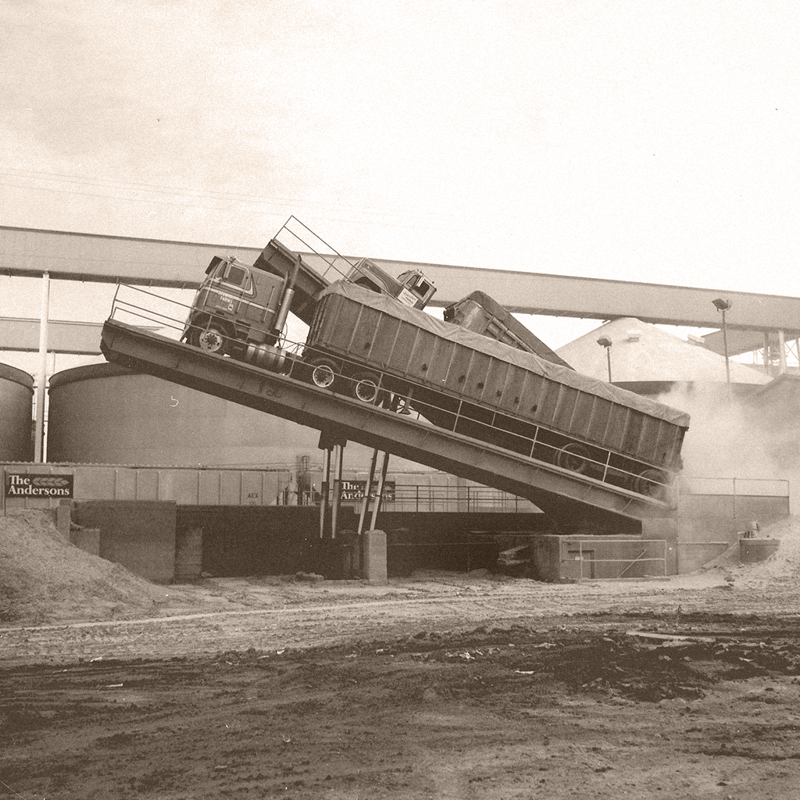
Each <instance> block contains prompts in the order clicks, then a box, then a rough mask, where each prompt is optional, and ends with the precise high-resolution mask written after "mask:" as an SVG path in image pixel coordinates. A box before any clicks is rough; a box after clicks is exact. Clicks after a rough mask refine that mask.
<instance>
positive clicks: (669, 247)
mask: <svg viewBox="0 0 800 800" xmlns="http://www.w3.org/2000/svg"><path fill="white" fill-rule="evenodd" d="M798 41H800V9H799V8H798V5H797V3H795V2H789V1H788V0H776V2H768V0H759V1H755V0H705V1H700V0H697V1H695V0H657V2H655V1H651V2H643V0H638V2H632V1H631V0H620V1H619V2H612V1H611V0H604V1H602V2H601V0H587V1H586V2H580V1H579V0H575V1H570V0H558V1H557V2H556V1H555V0H553V1H552V2H550V1H549V0H505V1H504V0H484V1H483V2H481V1H480V0H395V1H394V2H393V1H392V0H385V2H383V3H380V4H379V3H377V2H374V0H341V2H339V1H338V0H328V1H326V0H257V1H253V0H237V2H232V1H228V2H226V1H225V0H175V1H174V2H170V1H169V0H134V1H131V0H59V2H58V3H54V2H49V1H47V0H42V1H41V2H37V1H36V0H6V2H4V3H2V4H1V5H0V42H1V43H2V46H1V47H0V67H1V69H0V99H2V102H1V103H0V137H1V141H2V143H3V146H2V148H0V224H4V225H12V226H21V227H33V228H46V229H58V230H73V231H80V232H88V233H102V234H112V235H121V236H144V237H150V238H159V239H177V240H189V241H205V242H218V243H225V244H239V245H247V246H252V247H261V246H263V245H264V244H266V242H267V241H268V240H269V239H270V238H271V237H272V235H274V233H275V232H276V231H277V229H278V228H279V227H280V225H281V224H282V223H283V222H284V221H285V220H286V218H287V217H288V216H289V215H290V214H294V215H295V216H297V217H298V218H299V219H301V220H302V221H303V222H305V223H307V224H308V225H309V226H310V227H312V228H313V229H314V230H315V231H317V232H318V233H320V234H321V235H322V236H323V237H324V238H325V239H326V240H327V241H329V242H331V243H332V244H333V245H334V246H336V248H337V249H338V250H340V251H342V252H349V253H358V254H363V255H371V256H374V257H379V258H380V257H384V258H393V259H407V260H413V261H432V262H439V263H450V264H463V265H467V266H475V267H502V268H506V269H522V270H531V271H535V272H545V273H555V274H564V275H582V276H583V275H585V276H594V277H601V278H615V279H620V280H632V281H645V282H659V283H670V284H677V285H686V286H699V287H709V288H719V289H729V290H741V291H755V292H769V293H775V294H784V295H792V296H800V274H799V273H798V270H797V264H798V262H800V258H798V256H800V243H799V240H798V234H797V228H798V225H797V223H798V208H800V202H798V201H799V200H800V141H799V139H800V135H799V134H800V115H799V114H798V111H799V110H800V109H799V107H798V106H799V105H800V101H799V100H798V97H800V92H799V91H798V89H800V86H799V85H798V84H800V77H799V76H800V69H798V67H800V64H798V54H800V48H799V47H798V44H797V43H798ZM203 266H204V265H198V274H200V271H201V270H202V268H203ZM8 280H9V279H7V278H5V279H0V283H2V281H8ZM3 285H5V286H6V292H5V296H6V300H5V302H3V301H2V299H0V315H7V316H15V315H16V316H26V315H28V314H27V313H19V311H20V309H21V308H22V307H23V306H25V305H28V304H30V303H33V305H34V309H35V310H34V312H33V315H34V316H35V315H37V314H38V287H37V288H36V289H35V290H33V296H31V290H30V289H24V290H22V292H21V293H20V292H19V291H18V292H16V294H15V293H14V292H12V291H11V290H10V289H9V284H3ZM467 288H471V287H467ZM0 289H2V285H0ZM64 296H65V297H70V298H72V297H73V295H72V294H69V295H64ZM54 299H55V302H56V303H58V302H61V301H60V300H59V299H58V297H55V298H54ZM64 304H65V305H69V306H74V300H73V299H69V300H65V301H64ZM26 310H27V309H26ZM51 316H53V317H54V318H67V316H68V315H67V314H61V315H60V316H59V312H58V310H57V309H56V310H54V311H53V313H52V314H51ZM101 318H102V315H101ZM570 324H571V325H575V323H574V322H573V323H570ZM596 324H597V323H596V322H593V323H591V325H590V326H589V327H592V326H596ZM586 329H588V328H586V327H585V326H584V328H580V327H576V328H574V331H575V336H577V335H580V334H581V333H583V332H584V330H586ZM537 334H539V335H540V336H541V337H542V338H543V339H545V341H548V343H549V344H551V345H552V346H559V345H560V344H563V343H564V342H563V341H553V340H552V339H548V337H547V335H546V334H543V333H541V331H539V330H537ZM569 338H574V337H567V338H566V339H565V341H567V340H569Z"/></svg>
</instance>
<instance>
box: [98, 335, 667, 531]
mask: <svg viewBox="0 0 800 800" xmlns="http://www.w3.org/2000/svg"><path fill="white" fill-rule="evenodd" d="M101 350H102V352H103V355H104V356H105V357H106V359H107V360H108V361H111V362H114V363H117V364H119V365H121V366H125V367H128V368H130V369H132V370H136V371H141V372H144V373H148V374H151V375H155V376H157V377H160V378H163V379H164V380H167V381H171V382H173V383H178V384H181V385H184V386H188V387H190V388H193V389H196V390H198V391H201V392H205V393H207V394H211V395H215V396H217V397H221V398H223V399H225V400H229V401H231V402H234V403H238V404H240V405H244V406H248V407H250V408H254V409H257V410H260V411H263V412H265V413H267V414H272V415H274V416H278V417H283V418H284V419H288V420H291V421H293V422H296V423H299V424H301V425H305V426H308V427H311V428H314V429H316V430H319V431H321V432H323V433H324V434H325V435H326V436H327V437H330V438H332V439H334V440H340V441H353V442H358V443H360V444H363V445H366V446H368V447H371V448H375V449H378V450H383V451H386V452H389V453H391V454H393V455H396V456H400V457H402V458H406V459H409V460H411V461H415V462H417V463H419V464H424V465H426V466H429V467H432V468H434V469H438V470H442V471H445V472H449V473H451V474H453V475H457V476H460V477H464V478H468V479H471V480H474V481H477V482H479V483H482V484H484V485H486V486H491V487H493V488H496V489H500V490H502V491H506V492H510V493H512V494H516V495H518V496H519V497H523V498H526V499H528V500H530V501H531V502H533V503H535V504H536V505H537V506H538V507H539V508H541V509H542V510H543V511H545V512H547V513H557V514H559V515H561V516H562V517H563V516H564V515H565V514H567V515H568V516H572V517H580V516H581V515H586V514H589V515H592V516H593V518H596V517H597V513H598V512H601V515H602V514H603V513H605V514H609V515H611V516H612V517H613V516H614V515H617V516H622V517H626V518H630V519H648V518H659V517H662V518H663V517H670V516H672V514H673V505H674V504H673V503H671V502H669V501H666V502H665V501H664V500H661V499H659V498H656V497H650V496H647V495H643V494H639V493H636V492H633V491H630V490H628V489H625V488H623V487H618V486H614V485H610V484H608V483H603V482H601V481H599V480H596V479H593V478H591V477H589V476H586V475H583V474H581V473H578V472H575V471H572V470H570V469H566V468H562V467H559V466H558V465H556V464H549V463H545V462H542V461H539V460H537V459H534V458H530V457H527V456H525V455H522V454H518V453H514V452H511V451H508V450H506V449H504V448H502V447H498V446H496V445H493V444H490V443H487V442H484V441H479V440H476V439H473V438H471V437H468V436H465V435H463V434H460V433H457V432H454V431H449V430H446V429H444V428H440V427H436V426H434V425H431V424H429V423H428V422H426V421H424V420H420V419H414V418H412V417H410V416H406V415H403V414H397V413H395V412H393V411H390V410H388V409H385V408H381V407H380V406H378V405H371V404H367V403H363V402H359V401H358V400H355V399H352V398H350V397H347V396H344V395H340V394H334V393H333V392H332V391H330V390H329V389H325V388H320V387H318V386H315V385H313V384H312V383H306V382H304V381H301V380H297V379H296V378H294V377H291V376H287V375H284V374H280V373H277V372H272V371H268V370H265V369H261V368H259V367H257V366H254V365H252V364H248V363H245V362H242V361H237V360H235V359H232V358H228V357H225V356H221V355H217V354H214V353H207V352H205V351H203V350H200V349H198V348H195V347H192V346H190V345H188V344H184V343H181V342H177V341H174V340H172V339H169V338H166V337H163V336H160V335H158V334H154V333H149V332H145V331H142V330H141V329H140V328H136V327H134V326H131V325H127V324H124V323H121V322H118V321H116V320H114V319H109V320H107V321H106V323H105V324H104V326H103V331H102V339H101Z"/></svg>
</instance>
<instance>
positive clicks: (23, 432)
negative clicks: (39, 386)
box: [0, 364, 33, 461]
mask: <svg viewBox="0 0 800 800" xmlns="http://www.w3.org/2000/svg"><path fill="white" fill-rule="evenodd" d="M0 420H2V421H3V424H2V425H0V461H32V460H33V444H32V436H31V432H32V420H33V378H32V377H31V376H30V375H28V373H27V372H23V371H22V370H21V369H17V368H16V367H9V366H8V364H0Z"/></svg>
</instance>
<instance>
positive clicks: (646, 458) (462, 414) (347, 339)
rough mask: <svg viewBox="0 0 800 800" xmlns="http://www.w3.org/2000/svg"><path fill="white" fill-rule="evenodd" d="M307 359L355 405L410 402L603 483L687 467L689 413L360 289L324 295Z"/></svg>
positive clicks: (439, 420) (452, 425)
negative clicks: (370, 387)
mask: <svg viewBox="0 0 800 800" xmlns="http://www.w3.org/2000/svg"><path fill="white" fill-rule="evenodd" d="M303 358H304V360H305V361H307V362H309V363H311V364H320V363H322V362H325V363H326V368H329V369H330V370H331V371H332V372H334V373H335V374H336V376H337V378H338V381H339V384H338V388H339V389H340V390H341V391H348V388H347V387H348V386H349V387H355V391H354V392H352V393H353V394H354V396H356V397H359V394H358V391H357V389H358V387H359V386H362V387H363V386H364V385H365V384H366V383H370V382H371V383H372V384H374V385H376V386H377V387H378V389H379V392H373V393H369V392H367V393H365V394H364V396H361V397H359V399H365V400H366V399H369V400H371V401H377V400H378V399H379V397H380V392H381V391H382V392H385V393H387V395H388V394H391V395H397V396H401V397H404V398H407V399H408V402H409V403H410V404H411V405H412V406H413V407H414V408H415V409H416V410H417V411H419V413H421V414H422V415H423V416H425V417H426V418H427V419H429V420H430V421H431V422H433V423H434V424H436V425H440V426H442V427H447V428H449V429H451V430H456V431H460V432H463V433H466V434H468V435H471V436H473V437H475V438H483V439H485V440H486V441H490V442H492V443H495V444H500V445H501V446H503V447H506V448H508V449H511V450H514V451H516V452H523V453H526V454H527V455H530V456H532V457H536V458H541V459H543V460H547V461H551V462H554V463H556V464H558V465H560V466H564V467H567V468H570V469H575V470H577V471H581V472H584V471H585V472H587V473H589V474H593V473H596V472H597V471H598V469H601V470H602V471H603V476H604V477H603V479H604V480H605V479H606V478H607V477H609V475H611V477H612V478H613V479H614V480H615V481H618V482H623V483H624V482H626V481H627V482H628V483H630V484H631V485H632V486H634V484H635V487H638V488H639V489H640V490H642V487H644V491H646V490H647V488H648V486H649V485H650V484H651V483H654V484H657V485H665V484H667V483H669V482H670V481H671V473H674V472H675V471H676V470H678V469H679V468H680V450H681V445H682V442H683V438H684V435H685V432H686V430H687V428H688V424H689V417H688V415H687V414H685V413H683V412H681V411H678V410H676V409H673V408H671V407H669V406H665V405H663V404H661V403H657V402H655V401H652V400H649V399H647V398H644V397H641V396H640V395H636V394H634V393H632V392H628V391H626V390H624V389H619V388H617V387H614V386H612V385H610V384H607V383H605V382H603V381H598V380H595V379H592V378H589V377H588V376H585V375H581V374H579V373H577V372H575V371H574V370H572V369H571V368H568V367H564V366H561V365H559V364H554V363H553V362H551V361H547V360H546V359H543V358H541V357H539V356H537V355H536V354H534V353H530V352H527V351H523V350H520V349H518V348H515V347H512V346H510V345H507V344H504V343H502V342H499V341H495V340H493V339H490V338H488V337H486V336H484V335H481V334H477V333H474V332H473V331H469V330H465V329H464V328H462V327H460V326H457V325H453V324H451V323H448V322H443V321H440V320H437V319H435V318H433V317H432V316H430V315H428V314H425V313H424V312H421V311H418V310H416V309H413V308H407V307H404V306H401V305H400V304H399V303H397V302H396V301H394V300H393V299H391V298H387V297H382V296H379V295H375V294H371V293H368V292H365V291H364V290H363V289H361V288H360V287H358V286H354V285H352V284H348V283H345V282H339V283H336V284H333V285H332V286H330V287H329V288H328V289H326V290H325V291H324V292H323V293H322V296H321V297H320V300H319V304H318V307H317V311H316V314H315V316H314V319H313V322H312V325H311V328H310V331H309V335H308V338H307V340H306V345H305V350H304V355H303ZM326 359H327V361H326ZM336 388H337V387H336V386H334V389H336ZM642 476H644V477H643V481H644V483H643V482H642V480H638V478H642ZM635 487H634V488H635Z"/></svg>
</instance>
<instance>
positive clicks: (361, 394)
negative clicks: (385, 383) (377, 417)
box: [350, 372, 381, 404]
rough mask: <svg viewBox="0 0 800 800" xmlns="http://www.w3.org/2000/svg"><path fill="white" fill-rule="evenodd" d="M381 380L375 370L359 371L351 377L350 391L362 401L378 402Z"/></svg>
mask: <svg viewBox="0 0 800 800" xmlns="http://www.w3.org/2000/svg"><path fill="white" fill-rule="evenodd" d="M379 381H380V378H379V377H378V376H377V375H376V374H375V373H374V372H359V373H357V374H356V375H353V377H352V378H350V392H351V394H352V395H353V397H355V399H356V400H360V401H361V402H362V403H370V404H373V403H377V402H378V397H379V396H380V394H381V391H380V389H379V388H378V383H379Z"/></svg>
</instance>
